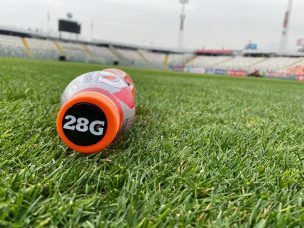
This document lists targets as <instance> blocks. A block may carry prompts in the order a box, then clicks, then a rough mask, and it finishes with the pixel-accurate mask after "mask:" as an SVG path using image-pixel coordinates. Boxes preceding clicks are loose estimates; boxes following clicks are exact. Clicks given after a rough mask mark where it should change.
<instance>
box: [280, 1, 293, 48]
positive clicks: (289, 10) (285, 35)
mask: <svg viewBox="0 0 304 228" xmlns="http://www.w3.org/2000/svg"><path fill="white" fill-rule="evenodd" d="M292 6H293V0H289V2H288V7H287V11H286V13H285V18H284V23H283V32H282V43H281V47H280V52H284V51H285V50H286V47H287V43H288V33H289V22H290V17H291V13H292Z"/></svg>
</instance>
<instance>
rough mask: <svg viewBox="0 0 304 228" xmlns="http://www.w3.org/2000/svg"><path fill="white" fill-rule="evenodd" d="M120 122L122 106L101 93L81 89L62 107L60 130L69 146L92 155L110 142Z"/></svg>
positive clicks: (59, 115) (58, 121) (59, 120)
mask: <svg viewBox="0 0 304 228" xmlns="http://www.w3.org/2000/svg"><path fill="white" fill-rule="evenodd" d="M120 122H121V117H120V113H119V109H118V107H117V106H116V105H115V103H114V102H113V101H112V100H111V99H110V98H109V97H107V96H106V95H104V94H101V93H98V92H81V93H79V94H77V95H75V96H74V97H73V98H72V99H71V100H69V101H68V102H66V103H65V104H64V105H63V106H62V107H61V109H60V111H59V113H58V116H57V131H58V134H59V136H60V138H61V139H62V141H63V142H64V143H65V144H66V145H67V146H68V147H70V148H71V149H73V150H75V151H78V152H81V153H85V154H91V153H96V152H100V151H101V150H103V149H104V148H106V147H107V146H108V145H110V143H111V142H112V141H113V140H114V139H115V137H116V135H117V133H118V131H119V128H120V126H121V123H120Z"/></svg>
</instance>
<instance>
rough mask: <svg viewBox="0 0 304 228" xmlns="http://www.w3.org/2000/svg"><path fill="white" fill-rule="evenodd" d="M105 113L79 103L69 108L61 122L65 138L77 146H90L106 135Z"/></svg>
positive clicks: (88, 104)
mask: <svg viewBox="0 0 304 228" xmlns="http://www.w3.org/2000/svg"><path fill="white" fill-rule="evenodd" d="M107 128H108V122H107V118H106V115H105V113H104V112H103V111H102V110H101V109H100V108H99V107H98V106H96V105H94V104H90V103H79V104H75V105H73V106H72V107H71V108H69V109H68V110H67V111H66V113H65V115H64V117H63V121H62V129H63V132H64V134H65V136H66V137H67V138H68V139H69V140H70V141H71V142H72V143H74V144H76V145H78V146H92V145H95V144H97V143H98V142H100V141H101V140H102V139H103V138H104V136H105V135H106V132H107Z"/></svg>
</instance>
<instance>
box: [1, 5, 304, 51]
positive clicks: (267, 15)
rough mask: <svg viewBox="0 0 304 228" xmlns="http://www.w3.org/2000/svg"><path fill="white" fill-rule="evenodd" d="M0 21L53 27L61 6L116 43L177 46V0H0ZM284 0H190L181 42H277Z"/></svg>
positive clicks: (295, 19) (300, 32)
mask: <svg viewBox="0 0 304 228" xmlns="http://www.w3.org/2000/svg"><path fill="white" fill-rule="evenodd" d="M0 3H1V7H0V15H1V20H0V25H5V26H14V27H20V28H29V27H30V28H32V29H34V28H40V29H44V30H45V29H46V28H47V26H48V23H47V13H48V12H49V14H50V19H51V23H50V27H51V28H52V29H54V30H55V29H57V20H58V18H65V17H66V14H67V12H71V13H73V15H74V18H73V19H75V20H79V21H80V22H81V23H82V36H83V37H86V38H87V39H89V38H91V36H92V34H91V31H90V28H91V21H92V20H93V21H94V32H93V38H95V39H100V40H108V41H116V42H122V43H130V44H139V45H150V46H151V45H153V46H157V47H165V48H169V47H170V48H174V47H176V46H177V40H178V38H177V37H178V28H179V13H180V9H181V7H180V5H179V4H178V0H0ZM286 8H287V0H190V4H189V5H188V6H187V9H186V11H187V18H186V25H185V38H184V46H185V47H187V48H191V49H194V48H202V47H205V48H222V47H224V48H242V47H243V46H244V45H245V44H246V43H247V42H248V41H250V40H251V41H253V42H256V43H258V44H259V47H260V48H276V47H278V46H279V43H280V40H281V33H282V24H283V17H284V12H285V11H286ZM303 10H304V1H303V0H294V10H293V15H292V18H291V27H290V37H289V47H290V48H295V44H296V40H297V38H301V37H304V23H303V22H304V13H303Z"/></svg>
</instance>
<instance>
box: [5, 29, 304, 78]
mask: <svg viewBox="0 0 304 228" xmlns="http://www.w3.org/2000/svg"><path fill="white" fill-rule="evenodd" d="M0 56H2V57H13V58H34V59H45V60H65V61H75V62H85V63H99V64H106V65H124V66H135V67H144V68H157V69H171V70H176V71H187V72H194V73H209V74H227V75H236V76H244V75H258V76H260V75H262V76H270V77H286V76H288V77H289V76H292V77H293V78H294V77H298V78H301V80H302V78H303V80H304V54H303V53H300V52H290V53H285V54H284V55H282V54H279V53H274V52H265V51H264V52H261V51H258V50H244V51H239V50H236V51H235V50H220V49H219V50H205V49H203V50H198V51H192V52H191V51H189V52H187V53H182V52H178V51H176V50H164V49H157V48H153V49H152V48H149V47H139V46H138V47H137V46H129V45H122V44H116V43H108V42H99V41H94V42H87V41H80V40H67V39H59V38H54V37H48V36H46V35H45V34H40V35H39V34H37V33H26V32H24V31H21V32H20V31H17V32H16V31H11V30H3V29H0Z"/></svg>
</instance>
